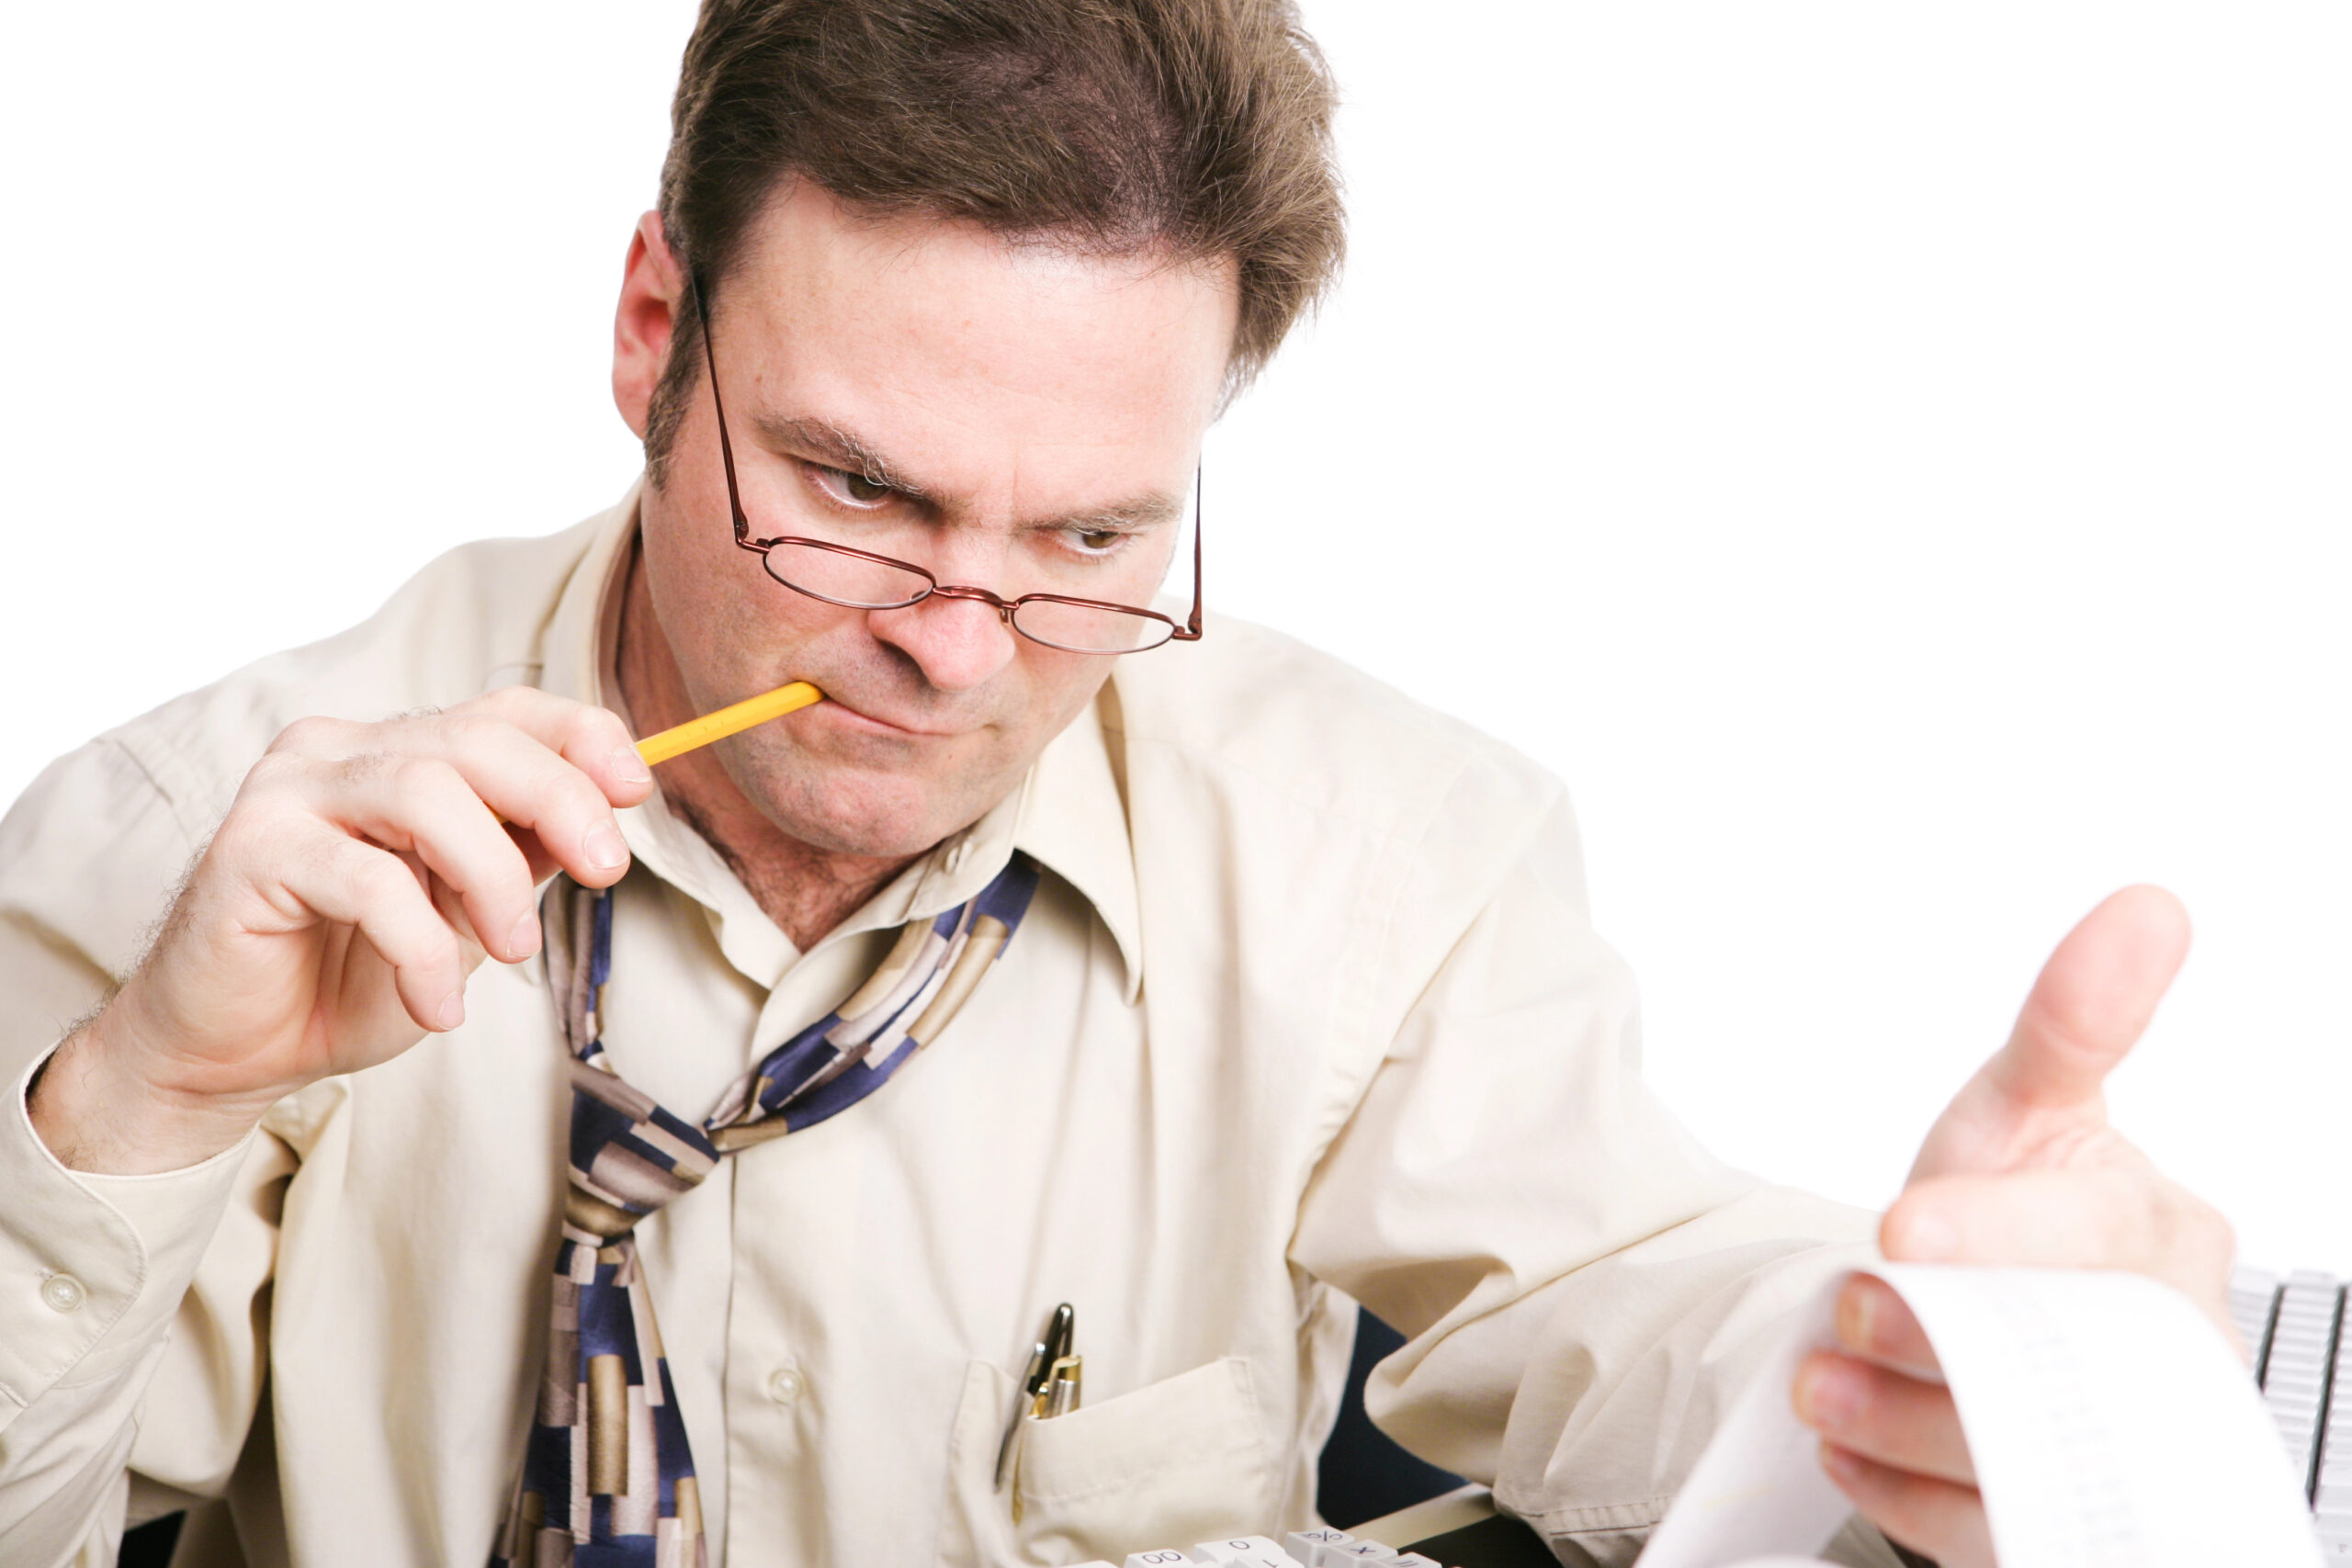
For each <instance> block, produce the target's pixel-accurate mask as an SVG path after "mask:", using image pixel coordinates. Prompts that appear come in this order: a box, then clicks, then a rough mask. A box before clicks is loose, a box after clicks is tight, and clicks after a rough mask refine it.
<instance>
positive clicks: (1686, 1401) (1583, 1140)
mask: <svg viewBox="0 0 2352 1568" xmlns="http://www.w3.org/2000/svg"><path fill="white" fill-rule="evenodd" d="M1497 805H1498V803H1497V802H1495V801H1492V800H1484V801H1482V800H1478V799H1475V798H1473V799H1469V800H1463V801H1457V802H1456V803H1455V808H1454V809H1453V810H1451V811H1449V812H1448V813H1447V814H1446V818H1448V820H1449V821H1450V822H1451V823H1452V826H1445V825H1441V826H1440V827H1439V828H1438V829H1435V830H1433V836H1432V839H1431V840H1430V842H1429V843H1428V844H1426V845H1425V846H1424V847H1423V848H1424V852H1423V853H1422V855H1421V856H1420V857H1419V858H1420V863H1421V864H1422V866H1423V867H1424V868H1425V870H1424V871H1423V872H1422V873H1420V874H1417V876H1416V878H1415V880H1414V883H1413V885H1412V886H1408V890H1407V895H1406V897H1405V898H1404V899H1403V900H1402V901H1401V906H1400V907H1401V908H1403V909H1404V911H1405V912H1404V913H1403V914H1400V916H1399V919H1398V921H1397V925H1398V927H1399V929H1400V930H1401V931H1403V932H1404V940H1406V941H1417V942H1419V943H1420V944H1421V946H1422V948H1423V951H1436V952H1439V953H1442V958H1440V959H1439V960H1438V961H1437V962H1436V963H1435V964H1434V967H1433V968H1432V967H1431V965H1430V964H1428V963H1426V962H1425V963H1423V964H1420V965H1419V966H1418V973H1419V974H1420V975H1422V976H1428V978H1427V979H1426V983H1425V984H1424V985H1423V987H1421V989H1420V990H1419V992H1418V994H1417V995H1416V996H1415V997H1413V998H1411V1000H1410V1002H1409V1005H1408V1006H1407V1007H1406V1008H1405V1010H1404V1011H1403V1013H1402V1023H1401V1026H1400V1027H1398V1028H1397V1031H1396V1032H1395V1034H1394V1037H1393V1039H1392V1040H1391V1041H1390V1043H1388V1046H1387V1049H1386V1051H1385V1055H1384V1056H1383V1057H1382V1059H1381V1061H1380V1063H1379V1065H1378V1066H1377V1067H1376V1068H1375V1069H1374V1072H1373V1073H1372V1075H1371V1077H1370V1080H1369V1082H1368V1084H1367V1085H1366V1088H1365V1089H1364V1091H1363V1096H1362V1098H1361V1100H1360V1101H1359V1102H1358V1103H1357V1104H1356V1106H1355V1108H1354V1111H1353V1113H1352V1114H1351V1116H1350V1117H1349V1119H1348V1120H1347V1121H1346V1122H1345V1123H1344V1124H1343V1125H1342V1126H1341V1128H1340V1132H1339V1133H1338V1134H1337V1135H1336V1136H1335V1138H1334V1139H1333V1141H1332V1144H1331V1145H1330V1147H1329V1150H1328V1152H1327V1154H1326V1155H1325V1156H1324V1158H1323V1160H1322V1161H1321V1163H1320V1165H1319V1166H1318V1168H1317V1171H1316V1173H1315V1175H1314V1176H1313V1178H1312V1179H1311V1180H1310V1182H1309V1185H1308V1188H1307V1191H1306V1197H1305V1201H1304V1202H1303V1205H1302V1209H1301V1214H1300V1223H1299V1228H1298V1231H1297V1233H1296V1235H1295V1238H1294V1243H1293V1256H1294V1258H1295V1261H1296V1262H1297V1263H1298V1264H1299V1265H1300V1266H1301V1267H1302V1268H1304V1269H1306V1270H1307V1271H1308V1272H1310V1273H1312V1274H1313V1275H1315V1276H1316V1277H1317V1279H1320V1280H1325V1281H1328V1282H1329V1283H1330V1284H1333V1285H1335V1286H1337V1287H1338V1288H1339V1289H1340V1290H1342V1291H1344V1292H1347V1293H1348V1294H1349V1295H1351V1296H1352V1297H1354V1298H1355V1299H1356V1300H1357V1301H1360V1302H1362V1303H1363V1304H1364V1305H1366V1306H1367V1307H1369V1308H1371V1310H1372V1311H1373V1312H1374V1313H1375V1314H1377V1315H1379V1316H1380V1317H1382V1318H1383V1319H1385V1320H1386V1321H1387V1322H1388V1323H1390V1324H1391V1325H1395V1326H1396V1327H1397V1329H1398V1330H1399V1331H1400V1332H1402V1333H1403V1334H1404V1335H1405V1336H1406V1337H1407V1343H1406V1345H1405V1346H1404V1348H1401V1349H1400V1350H1398V1351H1397V1353H1396V1354H1394V1355H1392V1356H1390V1357H1389V1358H1388V1359H1386V1360H1385V1361H1383V1362H1382V1363H1381V1364H1380V1365H1379V1367H1378V1368H1376V1369H1375V1370H1374V1373H1373V1375H1372V1378H1371V1381H1370V1383H1369V1385H1368V1387H1367V1390H1366V1404H1367V1406H1368V1408H1369V1410H1370V1413H1371V1414H1372V1416H1373V1417H1374V1420H1375V1421H1376V1422H1377V1423H1378V1424H1379V1425H1380V1426H1381V1427H1383V1428H1384V1429H1385V1430H1386V1431H1387V1432H1389V1433H1390V1434H1391V1435H1392V1436H1394V1437H1395V1438H1397V1440H1398V1441H1399V1442H1402V1443H1403V1444H1405V1445H1406V1446H1407V1447H1408V1448H1410V1449H1412V1450H1414V1451H1416V1452H1418V1453H1419V1454H1421V1455H1423V1456H1424V1457H1426V1458H1428V1459H1430V1461H1434V1462H1436V1463H1438V1464H1442V1465H1443V1466H1445V1467H1446V1468H1447V1469H1450V1470H1453V1471H1455V1472H1459V1473H1461V1474H1464V1475H1467V1476H1470V1477H1472V1478H1473V1479H1476V1480H1479V1481H1482V1482H1485V1483H1488V1484H1490V1485H1492V1486H1493V1488H1494V1490H1495V1494H1496V1498H1497V1501H1498V1504H1499V1505H1500V1506H1503V1507H1505V1508H1506V1509H1507V1510H1508V1511H1510V1512H1511V1513H1513V1514H1516V1515H1518V1516H1520V1517H1522V1518H1524V1519H1526V1520H1528V1521H1529V1522H1530V1523H1531V1524H1532V1525H1533V1526H1534V1527H1535V1528H1537V1529H1540V1530H1541V1531H1542V1532H1543V1533H1544V1535H1545V1537H1546V1538H1547V1539H1549V1540H1552V1541H1554V1542H1555V1545H1565V1544H1573V1546H1574V1547H1575V1548H1576V1549H1577V1550H1579V1551H1582V1552H1584V1553H1586V1554H1588V1555H1589V1556H1590V1557H1592V1558H1594V1559H1597V1560H1599V1561H1600V1562H1605V1563H1618V1562H1630V1561H1631V1560H1632V1558H1633V1556H1634V1554H1635V1552H1636V1551H1638V1550H1639V1547H1640V1544H1641V1541H1642V1540H1643V1539H1644V1538H1645V1535H1646V1533H1647V1531H1648V1529H1649V1528H1650V1527H1651V1526H1652V1525H1654V1524H1655V1523H1656V1522H1657V1519H1658V1517H1659V1516H1660V1515H1661V1514H1663V1512H1664V1511H1665V1508H1666V1506H1667V1504H1668V1502H1669V1501H1670V1500H1671V1498H1672V1496H1673V1494H1674V1492H1675V1490H1676V1489H1677V1488H1678V1487H1679V1485H1680V1483H1681V1482H1682V1479H1683V1477H1684V1476H1685V1475H1687V1474H1688V1473H1689V1472H1690V1469H1691V1465H1692V1464H1693V1463H1695V1462H1696V1461H1697V1459H1698V1456H1699V1453H1700V1451H1701V1450H1702V1449H1703V1448H1704V1447H1705V1445H1706V1442H1707V1439H1708V1438H1709V1437H1710V1436H1711V1435H1712V1433H1713V1430H1714V1427H1715V1426H1716V1423H1717V1421H1718V1419H1719V1418H1720V1417H1721V1416H1722V1415H1723V1414H1724V1412H1725V1411H1726V1410H1727V1408H1728V1406H1729V1404H1730V1402H1731V1400H1732V1399H1733V1398H1734V1397H1735V1396H1736V1394H1737V1393H1738V1392H1739V1390H1740V1388H1741V1386H1742V1383H1743V1382H1744V1381H1745V1379H1746V1377H1747V1375H1748V1373H1749V1372H1750V1371H1751V1370H1752V1369H1753V1368H1754V1366H1755V1365H1756V1364H1757V1362H1758V1359H1760V1357H1761V1355H1762V1354H1763V1352H1764V1351H1765V1350H1766V1349H1767V1348H1769V1346H1770V1338H1771V1336H1770V1330H1771V1328H1772V1327H1773V1325H1775V1324H1776V1323H1777V1322H1778V1321H1779V1320H1781V1318H1782V1317H1783V1316H1784V1314H1788V1313H1790V1312H1792V1310H1793V1309H1794V1308H1796V1307H1797V1306H1798V1305H1800V1304H1801V1303H1803V1302H1804V1301H1805V1300H1806V1299H1807V1298H1808V1297H1809V1296H1810V1294H1811V1293H1812V1292H1814V1291H1815V1290H1816V1289H1818V1288H1819V1287H1820V1285H1821V1284H1822V1282H1823V1281H1824V1280H1825V1279H1826V1278H1828V1277H1829V1276H1831V1275H1833V1274H1835V1273H1837V1272H1838V1271H1840V1270H1842V1269H1848V1268H1851V1267H1853V1266H1855V1265H1856V1264H1857V1263H1859V1262H1860V1261H1862V1260H1863V1259H1864V1258H1866V1257H1867V1256H1868V1254H1869V1248H1868V1245H1867V1243H1868V1238H1869V1237H1870V1236H1871V1234H1872V1230H1873V1227H1874V1216H1872V1215H1870V1214H1868V1213H1863V1212H1861V1211H1859V1210H1854V1209H1850V1208H1847V1207H1844V1206H1842V1205H1838V1204H1833V1203H1830V1202H1827V1201H1824V1200H1821V1199H1817V1198H1813V1197H1809V1196H1807V1195H1804V1194H1802V1193H1798V1192H1794V1191H1790V1190H1783V1189H1777V1188H1772V1187H1769V1186H1766V1185H1764V1184H1762V1183H1760V1182H1758V1180H1756V1179H1753V1178H1750V1177H1747V1176H1745V1175H1742V1174H1740V1173H1737V1172H1736V1171H1733V1170H1730V1169H1728V1168H1725V1167H1724V1166H1722V1165H1721V1164H1719V1163H1718V1162H1716V1161H1715V1160H1714V1159H1713V1158H1712V1157H1711V1156H1708V1155H1707V1154H1706V1152H1705V1151H1704V1150H1703V1149H1702V1148H1701V1147H1700V1146H1699V1145H1697V1144H1696V1143H1695V1142H1694V1140H1692V1139H1691V1136H1690V1135H1689V1134H1687V1133H1686V1132H1685V1131H1684V1130H1683V1129H1682V1128H1681V1127H1679V1125H1678V1124H1677V1123H1676V1122H1675V1120H1674V1119H1673V1117H1672V1116H1671V1115H1670V1114H1668V1111H1666V1109H1665V1108H1664V1107H1663V1106H1662V1105H1661V1104H1660V1103H1659V1102H1658V1100H1657V1099H1656V1098H1655V1097H1654V1096H1653V1095H1652V1094H1651V1093H1650V1091H1649V1089H1647V1087H1646V1086H1645V1084H1644V1082H1643V1080H1642V1078H1641V1076H1640V1073H1639V1066H1638V1032H1637V1030H1638V1025H1637V1019H1636V1011H1635V999H1634V987H1633V983H1632V979H1631V976H1629V974H1628V973H1627V971H1626V969H1625V966H1624V965H1623V963H1622V962H1621V961H1620V960H1619V959H1618V957H1617V956H1616V954H1615V953H1612V952H1611V951H1610V950H1609V948H1608V947H1607V946H1606V945H1605V944H1603V943H1602V942H1600V938H1599V937H1598V936H1597V935H1596V934H1595V932H1594V931H1593V930H1592V927H1591V924H1590V921H1589V919H1588V918H1587V914H1586V908H1585V901H1584V894H1583V886H1582V872H1581V866H1580V863H1579V857H1578V850H1577V841H1576V832H1575V827H1574V823H1573V819H1572V818H1571V817H1570V815H1569V812H1568V808H1567V806H1566V801H1565V800H1564V799H1561V798H1559V797H1558V795H1557V793H1556V786H1555V792H1554V795H1553V798H1552V800H1551V803H1550V804H1549V806H1548V807H1544V808H1543V809H1541V810H1540V811H1538V812H1536V813H1534V814H1533V816H1534V818H1535V821H1534V825H1533V827H1532V831H1530V832H1529V833H1528V834H1526V835H1525V836H1524V837H1523V839H1522V841H1521V843H1520V844H1519V845H1517V846H1516V848H1515V852H1514V853H1512V854H1511V855H1510V857H1509V858H1508V868H1507V869H1506V870H1504V871H1502V872H1501V873H1500V874H1499V876H1498V877H1495V878H1489V879H1488V880H1487V883H1486V886H1483V887H1475V886H1473V885H1471V884H1469V883H1468V882H1467V881H1466V879H1465V876H1464V868H1465V867H1472V866H1475V865H1476V864H1477V863H1478V862H1479V861H1480V860H1481V859H1484V860H1485V861H1487V863H1493V862H1494V859H1495V856H1494V852H1493V850H1492V847H1491V845H1492V828H1491V823H1492V821H1493V820H1494V817H1495V808H1496V807H1497ZM1520 819H1521V820H1522V821H1525V820H1527V819H1528V815H1527V814H1524V813H1522V814H1521V815H1520ZM1481 833H1483V834H1485V835H1486V842H1485V844H1484V845H1480V844H1477V843H1476V842H1475V841H1474V840H1475V839H1476V836H1477V835H1479V834H1481ZM1481 848H1483V849H1484V853H1483V855H1482V854H1481V853H1479V850H1480V849H1481ZM1449 923H1450V924H1451V937H1452V940H1450V941H1447V940H1446V936H1447V927H1448V925H1449ZM1417 927H1418V931H1417ZM1441 944H1442V945H1441ZM1399 957H1400V968H1401V969H1402V971H1403V972H1404V973H1406V974H1408V975H1409V974H1411V973H1414V972H1415V966H1413V965H1412V964H1409V963H1407V962H1404V961H1403V959H1402V957H1401V955H1399Z"/></svg>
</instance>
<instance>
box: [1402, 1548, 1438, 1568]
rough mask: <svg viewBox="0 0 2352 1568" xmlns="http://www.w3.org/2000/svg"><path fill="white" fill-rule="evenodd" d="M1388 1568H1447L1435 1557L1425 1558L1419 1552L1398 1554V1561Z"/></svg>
mask: <svg viewBox="0 0 2352 1568" xmlns="http://www.w3.org/2000/svg"><path fill="white" fill-rule="evenodd" d="M1388 1568H1445V1564H1444V1563H1442V1562H1439V1561H1438V1560H1437V1559H1436V1558H1434V1557H1424V1556H1422V1555H1421V1554H1420V1553H1419V1552H1418V1551H1400V1552H1398V1553H1397V1561H1396V1562H1391V1563H1390V1564H1389V1565H1388Z"/></svg>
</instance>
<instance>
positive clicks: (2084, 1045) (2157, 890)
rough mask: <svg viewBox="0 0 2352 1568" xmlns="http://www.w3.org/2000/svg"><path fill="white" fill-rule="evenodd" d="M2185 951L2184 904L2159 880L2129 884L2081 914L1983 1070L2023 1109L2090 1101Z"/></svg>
mask: <svg viewBox="0 0 2352 1568" xmlns="http://www.w3.org/2000/svg"><path fill="white" fill-rule="evenodd" d="M2186 957H2188V910H2186V909H2184V908H2181V905H2180V900H2179V899H2177V898H2175V897H2173V896H2172V895H2171V894H2169V893H2167V892H2165V890H2164V889H2163V888H2161V887H2145V886H2143V887H2127V888H2125V889H2123V890H2122V891H2121V892H2120V893H2117V894H2113V895H2111V896H2110V897H2109V898H2108V899H2107V900H2106V901H2105V902H2103V903H2101V904H2100V905H2099V907H2098V908H2096V909H2093V910H2092V911H2091V912H2090V913H2089V914H2087V915H2086V916H2084V917H2083V919H2082V920H2081V922H2080V923H2079V924H2077V925H2076V926H2075V929H2074V930H2073V931H2069V932H2067V933H2066V938H2065V940H2064V942H2060V943H2059V944H2058V947H2057V950H2056V951H2055V952H2053V953H2051V955H2050V962H2049V963H2047V964H2043V965H2042V969H2041V977H2040V978H2039V979H2037V980H2036V981H2035V982H2034V986H2033V990H2032V991H2031V992H2030V994H2029V995H2028V996H2027V997H2026V1000H2025V1007H2024V1009H2023V1010H2021V1011H2020V1012H2019V1013H2018V1021H2017V1027H2016V1029H2015V1030H2013V1031H2012V1032H2011V1033H2010V1035H2009V1041H2008V1043H2007V1045H2005V1046H2003V1047H2002V1048H2001V1050H2000V1051H1999V1052H1998V1053H1997V1054H1996V1055H1995V1056H1994V1057H1993V1059H1992V1060H1991V1061H1989V1062H1987V1063H1986V1064H1985V1069H1984V1074H1983V1077H1985V1081H1986V1083H1987V1084H1988V1085H1989V1087H1991V1088H1992V1089H1994V1090H1996V1092H1997V1093H1998V1094H1999V1095H2000V1096H2001V1097H2002V1098H2003V1099H2004V1100H2007V1101H2008V1102H2009V1103H2011V1104H2012V1105H2015V1106H2017V1107H2018V1108H2021V1109H2031V1110H2044V1109H2064V1108H2066V1107H2070V1106H2075V1105H2079V1104H2082V1103H2084V1102H2086V1101H2088V1100H2096V1099H2097V1098H2098V1095H2099V1093H2100V1091H2101V1089H2102V1088H2103V1087H2104V1085H2105V1084H2106V1082H2107V1075H2108V1074H2109V1072H2110V1071H2112V1070H2113V1068H2114V1066H2115V1065H2116V1064H2117V1063H2118V1062H2120V1061H2121V1060H2122V1059H2123V1057H2124V1055H2125V1054H2126V1053H2127V1052H2129V1051H2130V1050H2131V1047H2132V1045H2133V1044H2134V1043H2137V1042H2138V1040H2139V1038H2140V1036H2141V1034H2142V1033H2143V1032H2145V1031H2146V1029H2147V1027H2148V1021H2149V1020H2150V1019H2152V1018H2154V1016H2155V1011H2156V1004H2157V1003H2158V1002H2160V1001H2162V1000H2163V999H2164V995H2165V988H2166V987H2169V986H2170V985H2171V984H2172V980H2173V976H2175V975H2177V974H2178V973H2179V972H2180V965H2181V961H2182V960H2183V959H2185V958H2186Z"/></svg>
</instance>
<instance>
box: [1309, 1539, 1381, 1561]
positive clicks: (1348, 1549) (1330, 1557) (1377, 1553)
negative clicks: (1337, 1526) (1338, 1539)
mask: <svg viewBox="0 0 2352 1568" xmlns="http://www.w3.org/2000/svg"><path fill="white" fill-rule="evenodd" d="M1321 1561H1322V1562H1324V1563H1343V1562H1378V1563H1384V1564H1385V1563H1390V1562H1396V1561H1397V1552H1396V1550H1395V1549H1394V1548H1392V1547H1386V1546H1383V1545H1381V1544H1380V1542H1378V1541H1376V1540H1351V1541H1350V1542H1348V1543H1347V1544H1346V1545H1345V1546H1327V1547H1325V1548H1324V1549H1323V1556H1322V1560H1321Z"/></svg>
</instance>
